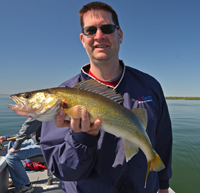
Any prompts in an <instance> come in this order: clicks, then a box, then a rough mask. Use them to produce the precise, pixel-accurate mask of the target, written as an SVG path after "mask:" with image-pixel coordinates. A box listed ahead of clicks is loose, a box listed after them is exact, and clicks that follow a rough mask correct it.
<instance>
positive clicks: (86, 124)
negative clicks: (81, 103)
mask: <svg viewBox="0 0 200 193" xmlns="http://www.w3.org/2000/svg"><path fill="white" fill-rule="evenodd" d="M81 130H82V131H83V132H87V131H88V130H90V118H89V114H88V112H87V110H86V109H85V108H82V110H81Z"/></svg>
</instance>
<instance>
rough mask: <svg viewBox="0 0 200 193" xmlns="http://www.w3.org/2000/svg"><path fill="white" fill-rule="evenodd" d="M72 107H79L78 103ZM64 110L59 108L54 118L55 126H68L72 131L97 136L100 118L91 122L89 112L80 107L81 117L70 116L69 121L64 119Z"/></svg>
mask: <svg viewBox="0 0 200 193" xmlns="http://www.w3.org/2000/svg"><path fill="white" fill-rule="evenodd" d="M74 108H81V107H79V105H77V106H75V107H74ZM76 110H77V109H76ZM65 116H66V114H65V112H64V110H63V109H62V110H60V111H59V113H58V115H57V116H56V118H55V125H56V127H69V128H71V129H72V130H73V131H74V132H76V133H79V132H86V133H88V134H90V135H93V136H97V135H98V133H99V128H100V126H101V120H100V119H96V120H95V121H94V123H92V124H91V122H90V118H89V114H88V112H87V110H86V109H85V108H81V118H71V120H70V121H67V120H65Z"/></svg>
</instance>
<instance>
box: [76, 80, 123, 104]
mask: <svg viewBox="0 0 200 193" xmlns="http://www.w3.org/2000/svg"><path fill="white" fill-rule="evenodd" d="M73 88H77V89H80V90H87V91H90V92H93V93H97V94H99V95H102V96H104V97H106V98H109V99H111V100H113V101H115V102H117V103H121V102H123V101H124V99H123V97H122V96H121V95H120V94H117V93H116V91H115V90H112V89H109V88H108V87H107V86H106V85H103V84H101V83H99V82H97V81H96V80H93V79H89V80H83V81H81V82H79V83H78V84H76V85H75V86H74V87H73Z"/></svg>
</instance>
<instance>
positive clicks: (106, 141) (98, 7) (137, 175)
mask: <svg viewBox="0 0 200 193" xmlns="http://www.w3.org/2000/svg"><path fill="white" fill-rule="evenodd" d="M79 18H80V21H81V27H82V33H81V34H80V39H81V42H82V44H83V47H84V48H85V49H86V52H87V54H88V56H89V59H90V63H89V64H87V65H85V66H83V67H82V69H81V73H80V74H78V75H76V76H75V77H73V78H71V79H70V80H68V81H66V82H64V83H63V84H61V85H60V87H66V86H67V87H72V86H74V85H75V84H77V83H78V82H80V81H82V80H87V79H90V78H93V79H96V80H98V81H99V82H101V83H102V84H105V85H108V86H109V87H110V88H112V89H116V91H117V93H121V95H122V96H123V97H124V103H123V105H124V106H125V107H126V108H128V109H134V108H137V107H140V108H145V109H146V110H147V112H148V126H147V133H148V135H149V138H150V140H151V142H152V146H153V148H154V149H155V150H156V152H157V153H158V154H159V156H160V157H161V159H162V160H163V162H164V164H165V169H163V170H162V171H160V172H159V173H156V172H150V173H149V176H148V179H147V186H146V188H144V184H145V175H146V171H147V163H146V158H145V155H144V153H143V152H142V151H141V150H140V151H139V152H138V154H136V155H135V156H134V157H133V158H132V159H131V160H130V161H129V162H126V161H125V154H124V147H123V141H122V139H120V138H117V137H116V136H113V135H111V134H109V133H107V132H105V131H103V130H101V120H99V119H96V120H95V121H94V123H93V124H91V123H90V120H89V115H88V113H87V110H86V109H82V111H81V113H82V117H81V119H75V118H72V119H71V121H66V120H64V117H65V113H64V111H63V110H61V111H60V112H59V114H58V115H57V117H56V119H55V120H54V121H50V122H46V123H43V124H42V132H41V148H42V151H43V154H44V156H45V158H46V161H47V165H48V168H50V169H51V170H52V172H53V174H54V175H55V176H57V177H58V178H60V179H61V180H63V182H62V183H63V185H62V187H63V192H67V193H78V192H82V193H94V192H95V193H102V192H107V193H129V192H131V193H136V192H139V193H156V192H157V191H158V190H159V192H160V193H167V192H168V187H169V179H170V177H171V156H172V155H171V153H172V152H171V151H172V131H171V122H170V118H169V113H168V109H167V105H166V101H165V98H164V95H163V92H162V89H161V86H160V84H159V83H158V82H157V81H156V80H155V79H154V78H153V77H151V76H149V75H147V74H145V73H142V72H140V71H138V70H136V69H133V68H130V67H128V66H125V65H124V63H123V62H122V61H121V60H119V56H118V53H119V48H120V44H121V43H122V40H123V33H122V30H121V28H120V27H119V22H118V17H117V14H116V12H115V11H114V10H113V9H112V7H110V6H109V5H107V4H104V3H101V2H91V3H89V4H87V5H85V6H83V8H82V9H81V10H80V12H79ZM142 96H144V97H142ZM75 108H79V107H78V106H76V107H75ZM108 116H109V115H108ZM55 125H56V126H55ZM58 127H59V128H58Z"/></svg>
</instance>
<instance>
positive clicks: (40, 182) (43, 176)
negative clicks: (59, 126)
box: [0, 146, 175, 193]
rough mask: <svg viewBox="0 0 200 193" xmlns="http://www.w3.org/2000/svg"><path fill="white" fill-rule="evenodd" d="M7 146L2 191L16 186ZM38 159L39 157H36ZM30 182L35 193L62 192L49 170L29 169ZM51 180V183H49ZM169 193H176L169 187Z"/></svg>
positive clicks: (1, 163)
mask: <svg viewBox="0 0 200 193" xmlns="http://www.w3.org/2000/svg"><path fill="white" fill-rule="evenodd" d="M6 154H7V146H0V182H1V183H0V192H1V193H11V192H12V190H13V189H15V187H10V188H9V187H8V178H9V172H8V167H7V164H6V161H5V156H6ZM36 159H37V158H36ZM27 174H28V177H29V179H30V182H31V183H32V185H33V188H34V193H41V192H45V193H62V186H61V181H60V180H59V179H58V178H56V177H55V176H53V175H52V174H48V172H47V170H38V171H31V172H30V171H27ZM49 181H50V183H49ZM169 193H175V192H174V191H173V190H172V189H171V188H169Z"/></svg>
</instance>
